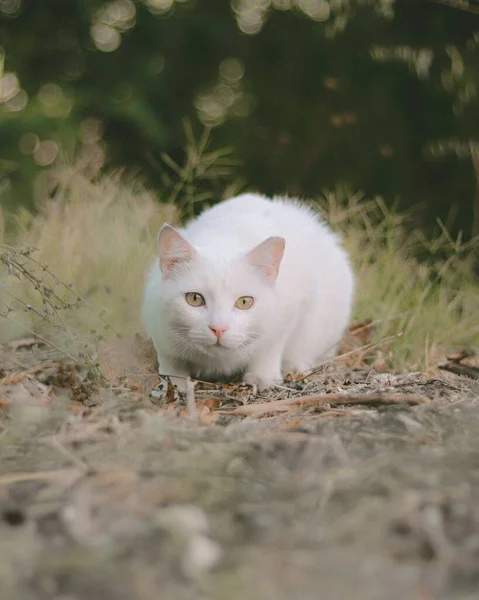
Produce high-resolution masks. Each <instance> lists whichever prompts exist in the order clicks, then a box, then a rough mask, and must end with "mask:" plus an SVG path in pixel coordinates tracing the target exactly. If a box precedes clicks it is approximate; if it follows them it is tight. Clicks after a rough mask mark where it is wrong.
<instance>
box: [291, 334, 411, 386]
mask: <svg viewBox="0 0 479 600" xmlns="http://www.w3.org/2000/svg"><path fill="white" fill-rule="evenodd" d="M401 336H402V331H401V332H399V333H396V334H395V335H388V336H386V337H384V338H382V339H381V340H378V341H377V342H371V343H370V344H366V345H364V346H361V347H359V348H354V350H350V351H349V352H345V353H344V354H340V355H339V356H333V358H330V359H328V360H325V361H324V362H322V363H321V364H319V365H317V366H316V367H313V369H309V371H306V373H305V374H304V375H303V376H302V377H301V378H300V379H298V381H304V380H305V379H306V378H307V377H310V376H311V375H315V374H316V373H318V371H320V370H321V369H322V368H323V367H325V366H326V365H329V364H331V363H334V362H336V361H338V360H341V359H343V358H345V357H346V356H351V355H353V354H358V353H360V352H365V351H366V350H371V349H372V348H377V347H378V346H381V345H382V344H384V343H386V342H390V341H391V340H395V339H396V338H398V337H401Z"/></svg>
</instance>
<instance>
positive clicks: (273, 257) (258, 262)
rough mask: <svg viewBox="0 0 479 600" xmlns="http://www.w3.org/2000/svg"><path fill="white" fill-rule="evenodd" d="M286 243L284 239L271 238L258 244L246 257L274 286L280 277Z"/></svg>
mask: <svg viewBox="0 0 479 600" xmlns="http://www.w3.org/2000/svg"><path fill="white" fill-rule="evenodd" d="M284 246H285V241H284V238H282V237H270V238H268V239H267V240H265V241H264V242H261V244H258V245H257V246H256V247H255V248H253V250H250V251H249V252H248V254H247V255H246V260H247V261H248V262H249V263H250V264H251V265H253V266H254V267H257V268H258V269H260V270H261V272H262V273H263V274H264V275H265V276H266V279H267V281H268V283H270V284H273V283H274V282H275V281H276V277H277V276H278V272H279V266H280V264H281V260H282V259H283V254H284Z"/></svg>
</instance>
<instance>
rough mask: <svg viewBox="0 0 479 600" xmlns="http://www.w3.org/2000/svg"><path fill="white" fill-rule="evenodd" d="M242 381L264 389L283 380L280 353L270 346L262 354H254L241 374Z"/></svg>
mask: <svg viewBox="0 0 479 600" xmlns="http://www.w3.org/2000/svg"><path fill="white" fill-rule="evenodd" d="M243 381H244V382H245V383H249V384H250V385H256V386H257V387H258V389H259V390H264V389H267V388H270V387H273V386H274V385H279V384H281V383H282V382H283V378H282V376H281V354H280V353H279V351H278V350H276V351H275V350H274V349H273V348H270V349H268V350H265V351H264V354H260V355H259V356H256V357H255V359H254V361H252V362H251V363H250V364H249V365H248V367H247V369H246V372H245V374H244V376H243Z"/></svg>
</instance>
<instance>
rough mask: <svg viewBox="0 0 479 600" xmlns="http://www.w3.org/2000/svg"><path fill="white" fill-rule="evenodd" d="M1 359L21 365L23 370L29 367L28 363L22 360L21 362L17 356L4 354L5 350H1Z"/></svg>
mask: <svg viewBox="0 0 479 600" xmlns="http://www.w3.org/2000/svg"><path fill="white" fill-rule="evenodd" d="M0 359H2V360H6V361H8V362H10V363H12V365H16V366H17V367H20V369H22V370H27V369H28V367H27V366H26V365H24V364H23V363H22V362H20V361H19V360H17V359H16V358H12V357H11V356H8V355H7V354H4V353H3V352H0ZM2 381H3V380H2Z"/></svg>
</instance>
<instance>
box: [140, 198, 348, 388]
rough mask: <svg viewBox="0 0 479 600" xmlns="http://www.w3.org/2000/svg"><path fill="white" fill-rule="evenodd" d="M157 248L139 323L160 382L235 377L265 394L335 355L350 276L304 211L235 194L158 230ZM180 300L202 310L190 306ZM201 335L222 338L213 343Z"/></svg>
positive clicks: (326, 232) (337, 249) (329, 239)
mask: <svg viewBox="0 0 479 600" xmlns="http://www.w3.org/2000/svg"><path fill="white" fill-rule="evenodd" d="M268 238H269V239H268ZM262 242H263V243H262ZM158 245H159V255H160V260H159V261H158V260H156V261H155V263H154V264H153V266H152V268H151V270H150V272H149V275H148V278H147V284H146V290H145V296H144V304H143V321H144V324H145V327H146V330H147V332H148V334H149V335H150V336H151V338H152V340H153V343H154V345H155V348H156V351H157V353H158V360H159V372H160V373H161V374H164V375H170V376H177V377H180V378H187V377H196V378H201V379H205V378H206V379H208V378H216V377H223V378H224V377H225V376H226V377H227V376H230V375H233V374H236V373H238V372H242V373H243V379H244V380H245V381H247V382H248V383H251V384H256V385H258V386H259V387H260V388H265V387H269V386H271V385H274V384H277V383H279V382H281V381H282V376H283V375H285V374H287V373H290V372H303V371H305V370H306V369H309V368H311V367H314V366H315V365H317V364H318V363H319V362H321V361H322V360H324V359H327V358H329V357H332V356H334V355H335V353H336V352H337V346H338V342H339V340H340V338H341V337H342V335H343V333H344V331H345V329H346V327H347V325H348V321H349V318H350V314H351V304H352V298H353V287H354V285H353V283H354V278H353V272H352V270H351V267H350V264H349V260H348V256H347V254H346V252H345V251H344V250H343V249H342V248H341V246H340V241H339V239H338V238H337V237H336V235H335V234H333V233H332V232H331V231H330V229H329V228H328V227H327V226H326V225H325V224H324V223H323V222H322V221H321V219H320V218H319V217H318V215H317V214H315V213H314V212H313V211H311V210H310V209H309V208H307V207H306V206H304V205H302V204H300V203H298V202H296V201H294V200H290V199H281V198H275V199H273V200H269V199H267V198H265V197H263V196H260V195H258V194H243V195H241V196H238V197H236V198H233V199H231V200H227V201H225V202H222V203H220V204H217V205H216V206H214V207H213V208H211V209H209V210H207V211H205V212H204V213H202V214H201V215H200V216H199V217H198V218H197V219H196V220H194V221H192V222H191V223H189V224H188V225H187V226H186V227H185V228H184V229H183V230H174V229H173V228H171V227H169V226H164V227H163V228H162V229H161V231H160V233H159V238H158ZM283 249H284V255H283ZM187 292H196V293H199V294H201V295H202V296H203V297H204V299H205V301H206V304H205V305H203V306H199V307H198V306H190V305H189V304H188V303H187V301H186V299H185V294H186V293H187ZM242 296H252V297H253V298H254V304H253V306H252V307H251V308H249V309H248V310H241V309H239V308H235V302H236V300H237V299H238V298H240V297H242ZM210 326H211V327H216V328H221V329H223V328H226V331H225V332H224V334H223V335H222V336H221V338H220V340H219V341H218V338H217V336H216V335H215V333H214V332H213V331H212V330H211V329H210Z"/></svg>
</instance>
